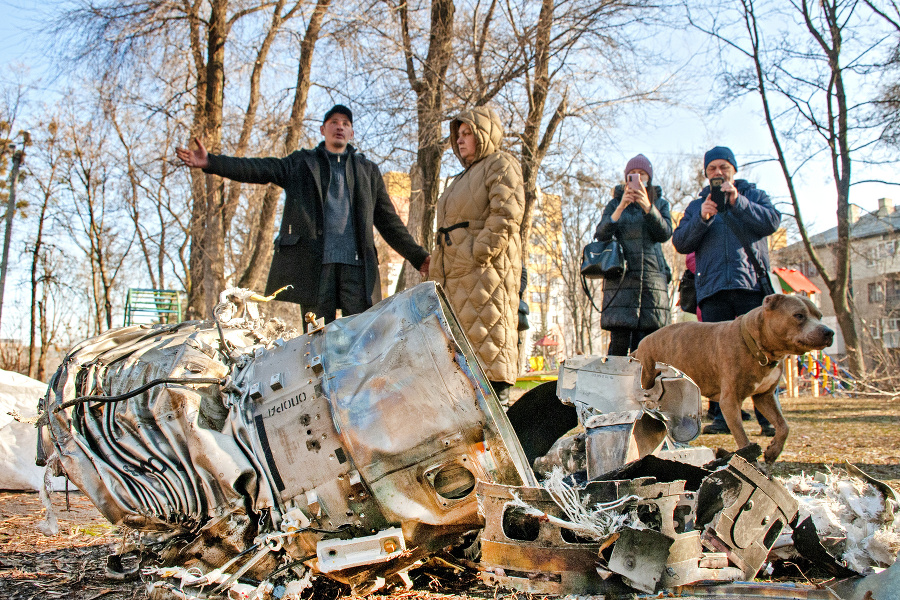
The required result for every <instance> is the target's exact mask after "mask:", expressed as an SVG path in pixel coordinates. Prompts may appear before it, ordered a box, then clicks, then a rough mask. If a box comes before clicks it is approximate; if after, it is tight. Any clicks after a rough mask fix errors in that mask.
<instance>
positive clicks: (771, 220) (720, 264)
mask: <svg viewBox="0 0 900 600" xmlns="http://www.w3.org/2000/svg"><path fill="white" fill-rule="evenodd" d="M734 187H736V188H737V190H738V194H739V195H738V197H737V200H736V201H735V203H734V206H731V207H729V209H728V213H730V215H731V219H732V223H733V224H734V226H735V227H736V228H738V229H739V230H740V231H743V232H744V236H745V237H746V238H747V240H748V241H749V242H750V248H751V249H752V250H753V253H754V254H755V255H756V260H758V261H759V263H760V265H761V266H762V268H763V269H765V270H767V271H768V270H769V248H768V244H767V242H766V237H768V236H770V235H772V234H773V233H775V231H776V230H777V229H778V225H779V224H780V223H781V213H780V212H778V210H777V209H776V208H775V207H774V206H772V203H771V202H770V201H769V196H768V195H767V194H766V193H765V192H764V191H762V190H761V189H758V188H757V187H756V185H755V184H752V183H749V182H748V181H746V180H744V179H738V180H737V181H735V182H734ZM707 196H709V186H707V187H705V188H703V190H702V191H701V192H700V197H699V198H697V199H696V200H693V201H692V202H691V203H690V204H688V207H687V209H686V210H685V211H684V217H682V218H681V222H680V223H679V224H678V227H677V228H676V229H675V233H674V234H673V235H672V243H673V244H674V245H675V249H676V250H678V251H679V252H680V253H682V254H690V253H691V252H696V258H697V273H696V277H695V280H694V281H695V284H696V286H697V301H698V302H700V301H702V300H703V299H705V298H709V297H710V296H712V295H713V294H715V293H716V292H721V291H724V290H756V291H760V290H761V289H762V288H761V287H760V284H759V278H758V277H757V275H756V270H755V269H754V268H753V265H752V264H751V263H750V261H749V260H748V258H747V253H746V252H745V251H744V247H743V245H741V242H740V240H739V239H738V237H737V236H736V235H735V234H734V232H733V231H732V230H731V229H730V228H729V227H728V224H726V223H725V221H724V217H723V216H722V215H721V214H718V215H715V216H714V217H712V218H711V219H710V220H709V221H704V220H703V217H701V216H700V207H701V205H702V204H703V201H704V200H705V199H706V197H707Z"/></svg>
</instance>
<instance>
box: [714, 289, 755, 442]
mask: <svg viewBox="0 0 900 600" xmlns="http://www.w3.org/2000/svg"><path fill="white" fill-rule="evenodd" d="M763 298H765V294H763V293H762V292H756V291H752V290H724V291H721V292H716V293H715V294H713V295H712V296H710V297H709V298H704V299H703V301H702V302H700V316H701V318H702V319H703V322H704V323H720V322H722V321H733V320H734V319H736V318H737V317H739V316H741V315H745V314H747V313H748V312H750V311H751V310H753V309H754V308H756V307H757V306H762V303H763ZM753 411H754V412H755V413H756V420H757V422H758V423H759V424H760V425H761V426H762V427H765V426H766V425H770V423H769V421H768V420H767V419H766V418H765V417H764V416H763V415H762V413H761V412H759V411H758V410H756V409H755V408H754V409H753ZM709 413H710V414H711V415H712V417H713V422H715V423H717V424H720V425H724V424H725V417H723V416H722V411H721V410H720V409H719V403H718V402H710V403H709Z"/></svg>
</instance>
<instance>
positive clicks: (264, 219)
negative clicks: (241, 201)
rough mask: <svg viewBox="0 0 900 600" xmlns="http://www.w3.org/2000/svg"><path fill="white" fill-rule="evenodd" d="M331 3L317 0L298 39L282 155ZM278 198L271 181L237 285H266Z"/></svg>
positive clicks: (295, 126) (297, 128)
mask: <svg viewBox="0 0 900 600" xmlns="http://www.w3.org/2000/svg"><path fill="white" fill-rule="evenodd" d="M330 5H331V0H318V2H317V3H316V8H315V9H314V10H313V14H312V16H311V17H310V19H309V24H308V25H307V26H306V33H305V34H304V36H303V41H302V42H301V43H300V59H299V61H298V63H297V85H296V87H295V88H294V102H293V104H292V105H291V116H290V119H289V120H288V125H287V132H286V134H285V140H284V154H285V155H287V154H290V153H291V152H293V151H294V150H296V149H297V146H298V145H299V142H300V133H301V131H302V128H303V117H304V116H305V115H306V104H307V100H308V98H309V88H310V85H311V79H310V73H311V68H312V59H313V53H314V51H315V49H316V42H317V41H318V39H319V34H320V33H321V31H322V22H323V20H324V19H325V14H326V13H327V12H328V8H329V6H330ZM280 198H281V189H280V188H278V187H276V186H274V185H269V186H268V188H267V189H266V193H265V195H264V196H263V200H262V203H261V204H260V207H259V211H260V215H259V225H258V226H257V229H256V234H255V235H254V237H253V240H252V250H251V255H250V260H249V261H248V263H247V267H246V269H244V272H243V273H242V274H241V276H240V278H239V279H238V285H239V286H240V287H246V288H250V289H254V290H259V289H262V288H263V287H264V286H265V280H266V277H267V276H268V273H269V266H270V265H271V263H272V251H273V248H272V239H273V237H274V236H273V234H274V232H275V217H276V215H277V214H278V200H279V199H280Z"/></svg>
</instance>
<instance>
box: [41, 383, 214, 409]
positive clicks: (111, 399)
mask: <svg viewBox="0 0 900 600" xmlns="http://www.w3.org/2000/svg"><path fill="white" fill-rule="evenodd" d="M226 380H227V378H225V377H222V378H219V377H163V378H162V379H154V380H153V381H151V382H149V383H145V384H144V385H142V386H141V387H139V388H135V389H133V390H131V391H130V392H126V393H124V394H119V395H118V396H79V397H77V398H75V399H73V400H68V401H67V402H63V403H62V404H60V405H59V406H57V407H56V408H54V409H53V412H54V413H58V412H59V411H61V410H63V409H66V408H69V407H72V406H75V405H77V404H84V403H85V402H99V403H101V404H109V403H112V402H121V401H122V400H127V399H128V398H133V397H134V396H137V395H139V394H143V393H144V392H146V391H147V390H149V389H150V388H152V387H155V386H157V385H165V384H169V383H179V384H185V383H213V384H218V385H224V384H225V381H226Z"/></svg>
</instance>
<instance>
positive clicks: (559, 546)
mask: <svg viewBox="0 0 900 600" xmlns="http://www.w3.org/2000/svg"><path fill="white" fill-rule="evenodd" d="M260 300H265V299H262V298H258V297H257V296H255V295H253V294H252V293H251V292H249V291H247V290H228V291H226V292H225V293H223V295H222V297H221V302H220V303H219V305H218V306H217V307H216V310H215V319H214V320H213V321H204V322H197V321H194V322H185V323H179V324H173V325H152V326H151V325H146V326H133V327H127V328H123V329H116V330H111V331H109V332H106V333H105V334H103V335H101V336H98V337H95V338H92V339H89V340H86V341H85V342H82V343H81V344H80V345H78V346H77V347H76V348H74V349H73V350H72V351H71V352H70V353H69V354H68V355H67V356H66V358H65V360H64V362H63V364H62V365H61V366H60V368H59V370H58V371H57V372H56V374H55V375H54V377H53V378H52V379H51V381H50V386H49V389H48V393H47V396H46V397H45V398H43V399H42V401H41V406H40V408H41V411H42V418H41V420H40V421H39V425H40V436H39V442H38V462H39V464H46V465H47V467H48V470H50V471H51V472H53V473H56V474H65V475H66V476H67V477H68V478H69V479H70V480H71V481H72V482H73V483H74V484H75V485H76V486H77V487H78V488H79V489H80V490H81V491H82V492H84V493H85V494H86V495H87V496H88V497H89V498H90V499H91V500H92V501H93V503H94V504H95V505H96V506H97V508H98V509H99V510H100V512H101V513H102V514H103V515H104V516H105V517H106V518H107V519H109V521H110V522H112V523H114V524H116V525H120V526H123V527H125V528H128V529H129V530H132V531H134V532H135V533H134V535H133V536H131V545H130V546H129V547H126V548H124V549H122V552H121V553H119V554H116V555H113V556H111V557H110V560H109V568H108V570H109V572H110V573H111V575H112V576H116V577H125V576H128V575H138V574H139V575H140V576H141V577H142V578H143V579H144V581H146V582H147V586H148V590H149V591H150V595H151V598H186V599H195V598H197V599H200V598H215V597H231V598H247V599H253V598H256V599H273V598H274V599H281V598H285V599H294V598H299V597H300V594H301V592H302V591H303V590H304V589H305V588H307V587H309V586H310V585H311V581H312V580H313V579H315V578H317V577H327V578H330V579H333V580H336V581H339V582H342V583H346V584H348V585H350V586H351V588H352V590H353V593H355V594H366V593H369V592H371V591H374V590H377V589H380V588H381V587H383V586H384V585H385V582H386V581H390V580H392V579H394V580H397V581H400V582H407V584H408V582H409V576H408V571H409V570H410V569H411V568H413V567H415V566H417V565H419V564H421V563H422V561H423V560H425V559H427V558H428V557H429V556H430V555H432V554H433V553H435V552H437V551H440V550H441V549H443V548H446V547H448V546H452V545H454V544H458V543H459V541H460V539H462V538H463V536H466V539H467V540H468V541H469V542H470V541H471V540H472V538H473V536H474V535H476V534H477V543H476V544H474V546H479V545H480V550H481V558H480V562H479V565H478V568H479V571H480V577H481V579H482V581H483V582H485V583H487V584H490V585H498V586H502V587H504V588H507V589H512V590H518V591H525V592H537V593H544V594H579V595H584V594H589V595H603V594H613V595H615V594H619V593H632V594H633V593H637V592H643V593H651V594H654V593H658V592H660V591H661V590H665V589H680V590H690V589H691V586H692V585H693V586H696V585H709V582H719V583H725V584H726V585H727V584H730V585H739V584H738V583H732V582H741V581H746V580H752V579H753V578H754V577H755V576H756V575H757V573H758V572H759V571H760V570H761V569H763V568H765V566H766V564H767V561H768V556H769V554H770V551H772V549H773V547H774V546H776V542H779V540H783V539H784V537H785V535H788V536H789V535H790V532H791V530H792V528H795V527H797V526H798V523H797V521H798V512H799V511H798V502H797V500H796V499H795V497H794V496H792V494H791V493H790V492H788V490H787V489H786V488H785V487H784V485H782V484H781V483H780V482H779V481H777V480H775V479H772V478H770V477H768V476H767V475H766V474H765V473H763V472H762V471H760V470H759V469H758V468H757V467H756V466H754V464H753V461H754V459H755V457H754V456H748V455H746V453H745V456H744V457H743V458H742V457H741V456H738V455H733V456H730V457H728V458H725V459H720V460H719V461H716V460H714V458H715V457H714V456H713V455H712V452H711V451H709V450H708V449H704V448H689V447H686V446H685V444H686V442H688V441H690V440H692V439H694V438H696V437H697V435H698V434H699V431H700V393H699V390H698V388H697V386H696V385H694V384H693V382H692V381H690V379H688V378H687V377H686V376H684V375H683V374H682V373H680V372H679V371H677V370H675V369H673V368H671V367H668V366H665V365H659V367H660V368H661V373H660V375H659V376H658V378H657V380H656V382H655V385H654V387H653V388H651V389H649V390H644V389H642V388H641V385H640V365H639V363H637V362H636V361H634V360H632V359H630V358H627V357H581V356H579V357H573V358H570V359H568V360H567V361H566V362H565V364H564V365H563V366H562V368H561V369H560V373H559V378H558V381H556V382H548V383H545V384H542V385H540V386H538V387H537V388H535V389H533V390H531V391H529V392H527V393H526V394H525V395H524V396H523V397H522V398H521V399H520V400H519V401H517V402H516V403H515V404H513V406H512V407H511V408H510V409H509V413H508V415H507V413H505V412H504V410H503V408H502V407H501V406H500V404H499V402H498V400H497V397H496V396H495V395H494V393H493V392H492V389H491V386H490V384H489V383H488V381H487V379H486V377H485V375H484V373H483V371H482V370H481V368H480V367H479V365H478V362H477V360H476V358H475V355H474V353H473V352H472V349H471V348H470V346H469V343H468V341H467V340H466V338H465V335H464V334H463V332H462V330H461V329H460V327H459V325H458V323H457V321H456V318H455V316H454V315H453V311H452V310H451V308H450V306H449V304H448V303H447V300H446V298H445V296H444V294H443V291H442V290H441V288H440V287H439V286H437V285H435V284H434V283H423V284H421V285H419V286H416V287H415V288H412V289H410V290H407V291H405V292H402V293H399V294H396V295H395V296H392V297H390V298H388V299H386V300H384V301H383V302H381V303H379V304H378V305H376V306H374V307H373V308H371V309H370V310H368V311H366V312H365V313H362V314H359V315H355V316H352V317H346V318H342V319H338V320H337V321H334V322H333V323H330V324H328V325H327V326H326V325H324V323H323V322H322V321H318V322H317V321H315V320H314V319H310V322H309V323H308V324H307V327H306V331H304V332H298V331H296V330H294V329H291V328H290V327H288V326H286V325H285V324H284V323H283V322H281V321H279V320H275V319H265V318H262V317H261V316H260V314H259V311H258V308H257V304H256V302H257V301H260ZM573 431H574V432H576V433H574V434H573V433H572V432H573ZM891 503H894V504H893V505H892V504H891ZM895 504H896V498H887V495H886V497H885V507H886V508H888V507H890V506H893V507H894V508H896V505H895ZM797 528H798V529H800V528H799V527H797ZM805 530H806V531H807V533H808V527H807V528H806V529H805ZM812 530H813V534H812V538H815V533H814V531H815V527H814V526H812ZM807 538H809V536H807ZM799 546H800V545H798V548H797V549H798V550H801V552H802V549H801V548H800V547H799ZM817 550H818V549H817ZM823 551H824V552H825V555H828V552H827V551H826V550H823ZM128 554H132V555H134V556H137V557H139V559H138V560H137V561H132V562H136V564H135V566H134V567H132V568H131V569H130V571H129V569H127V568H125V567H124V566H123V565H124V564H125V559H126V558H127V555H128ZM894 556H896V553H894ZM830 559H831V560H837V559H835V558H834V557H833V556H832V557H830ZM838 562H839V561H838ZM883 566H887V565H883ZM891 571H892V569H888V570H886V571H884V572H883V573H881V574H880V577H881V579H880V580H879V581H880V583H878V585H888V584H890V581H891V580H890V577H891V573H890V572H891ZM885 574H887V575H885ZM893 577H894V578H896V577H897V574H896V573H894V574H893ZM868 580H870V577H866V578H864V579H862V580H861V581H868ZM881 580H885V581H888V583H887V584H885V583H884V582H883V581H881ZM873 581H874V580H873ZM863 588H864V586H855V587H852V590H853V591H852V592H848V593H847V594H848V595H847V596H838V597H845V598H846V599H847V600H849V599H850V598H855V597H856V595H854V594H857V593H859V594H862V593H864V592H865V590H864V589H863ZM847 589H851V588H847ZM860 590H863V591H860ZM809 597H813V596H809ZM859 597H860V598H861V597H862V596H861V595H860V596H859ZM879 598H880V596H879Z"/></svg>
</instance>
